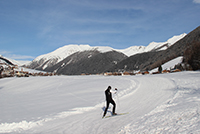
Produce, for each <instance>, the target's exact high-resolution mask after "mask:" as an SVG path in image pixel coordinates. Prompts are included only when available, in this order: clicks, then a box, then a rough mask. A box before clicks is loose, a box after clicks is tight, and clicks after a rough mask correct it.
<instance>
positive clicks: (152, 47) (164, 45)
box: [145, 33, 187, 52]
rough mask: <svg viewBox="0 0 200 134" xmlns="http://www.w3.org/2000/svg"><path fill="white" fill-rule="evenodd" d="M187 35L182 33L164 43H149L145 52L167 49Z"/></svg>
mask: <svg viewBox="0 0 200 134" xmlns="http://www.w3.org/2000/svg"><path fill="white" fill-rule="evenodd" d="M186 35H187V34H186V33H183V34H181V35H175V36H173V37H172V38H170V39H168V40H167V41H166V42H151V43H150V44H149V45H148V46H147V47H146V48H145V52H148V51H152V50H156V49H159V50H166V49H167V48H168V47H170V46H171V45H173V44H174V43H176V42H177V41H179V40H180V39H182V38H184V37H185V36H186Z"/></svg>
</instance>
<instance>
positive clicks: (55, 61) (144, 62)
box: [26, 26, 200, 75]
mask: <svg viewBox="0 0 200 134" xmlns="http://www.w3.org/2000/svg"><path fill="white" fill-rule="evenodd" d="M194 41H197V42H200V26H199V27H197V28H196V29H194V30H193V31H191V32H190V33H189V34H186V33H183V34H181V35H177V36H173V37H172V38H170V39H168V40H167V41H166V42H151V43H150V44H149V45H148V46H146V47H145V46H131V47H129V48H126V49H114V48H111V47H108V46H89V45H76V44H71V45H66V46H63V47H60V48H58V49H56V50H55V51H53V52H50V53H48V54H44V55H40V56H38V57H37V58H35V59H34V60H33V61H32V62H30V63H29V64H28V65H26V67H28V68H31V69H36V70H41V71H48V72H54V73H57V74H64V75H80V74H82V73H85V74H87V73H88V74H98V73H104V72H108V71H110V72H116V71H121V70H126V71H132V70H152V69H154V68H156V67H158V66H160V65H162V64H164V63H166V62H168V61H170V60H173V59H175V58H177V57H180V56H183V54H184V51H185V50H186V48H187V47H186V46H187V45H190V44H191V43H192V42H194Z"/></svg>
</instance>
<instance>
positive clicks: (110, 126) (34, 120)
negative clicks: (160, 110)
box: [0, 73, 199, 134]
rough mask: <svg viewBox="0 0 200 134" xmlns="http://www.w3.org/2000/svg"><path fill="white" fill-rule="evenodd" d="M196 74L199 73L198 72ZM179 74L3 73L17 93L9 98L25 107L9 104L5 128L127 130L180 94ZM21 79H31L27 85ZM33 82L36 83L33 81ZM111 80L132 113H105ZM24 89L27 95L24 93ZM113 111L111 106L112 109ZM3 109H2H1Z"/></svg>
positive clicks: (40, 132)
mask: <svg viewBox="0 0 200 134" xmlns="http://www.w3.org/2000/svg"><path fill="white" fill-rule="evenodd" d="M180 74H181V73H180ZM185 74H186V75H187V73H182V75H183V76H184V75H185ZM189 74H190V73H189ZM197 75H198V76H199V73H198V74H197ZM173 76H174V77H173ZM177 76H178V75H176V74H160V75H146V76H107V77H106V76H55V77H30V78H20V79H19V78H9V79H4V80H3V81H0V84H1V91H0V92H1V93H3V94H2V96H3V95H4V96H5V95H12V96H11V97H13V98H12V99H7V103H8V104H9V103H17V104H18V103H22V104H21V105H23V108H24V110H23V111H24V113H23V111H21V109H20V108H17V107H11V106H10V105H9V106H4V107H3V108H4V110H5V111H4V112H6V110H11V112H10V113H9V114H10V119H9V120H7V118H2V120H1V124H0V131H1V132H7V133H34V134H49V133H57V134H59V133H60V134H63V133H64V134H70V133H73V134H80V133H82V134H87V133H93V134H101V133H104V134H106V133H107V134H111V133H128V131H129V129H127V128H126V127H127V126H128V124H130V123H131V124H134V122H137V121H138V120H140V119H141V118H142V117H144V116H145V115H148V114H149V113H151V111H153V110H155V109H156V108H157V107H159V106H161V105H163V104H166V103H167V102H168V101H170V100H173V99H175V98H176V96H175V95H176V93H177V90H176V89H178V86H180V85H177V80H176V77H177ZM178 78H179V77H178ZM22 82H23V83H26V84H24V86H23V87H21V86H22V84H21V83H22ZM198 82H199V80H198V81H197V83H198ZM16 83H19V84H18V85H17V84H16ZM33 83H37V84H34V85H32V87H30V84H33ZM14 84H15V86H14ZM9 85H13V86H9ZM108 85H111V86H112V87H113V88H115V87H117V88H118V90H119V91H118V94H117V95H113V97H114V100H115V102H116V104H117V109H116V112H117V113H125V112H128V113H129V114H127V115H123V116H118V117H114V118H105V119H102V115H103V110H102V107H103V106H105V101H104V100H105V97H104V90H105V89H106V88H107V86H108ZM20 87H21V88H20ZM5 89H6V90H7V91H5ZM24 94H26V95H27V96H26V97H22V98H20V99H19V97H20V96H22V95H24ZM2 96H1V97H2ZM3 99H4V101H5V100H6V99H5V97H4V98H1V99H0V101H2V100H3ZM17 99H19V100H17ZM1 105H2V104H1ZM4 105H5V104H4ZM21 105H20V106H21ZM110 106H111V107H112V105H110ZM20 111H21V112H22V113H20ZM27 111H29V112H28V113H27ZM110 112H111V109H109V110H108V112H107V115H109V114H110ZM13 113H18V115H16V116H17V117H18V118H16V117H12V116H14V115H13ZM0 115H1V116H2V115H3V114H2V112H1V113H0ZM2 117H3V116H2ZM7 117H9V116H7ZM9 121H10V122H9ZM4 122H7V123H4ZM130 130H131V129H130Z"/></svg>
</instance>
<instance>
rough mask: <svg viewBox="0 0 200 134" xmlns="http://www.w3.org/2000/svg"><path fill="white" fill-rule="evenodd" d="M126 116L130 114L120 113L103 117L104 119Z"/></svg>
mask: <svg viewBox="0 0 200 134" xmlns="http://www.w3.org/2000/svg"><path fill="white" fill-rule="evenodd" d="M125 114H128V112H127V113H119V114H117V115H108V116H105V117H103V118H109V117H115V116H119V115H125Z"/></svg>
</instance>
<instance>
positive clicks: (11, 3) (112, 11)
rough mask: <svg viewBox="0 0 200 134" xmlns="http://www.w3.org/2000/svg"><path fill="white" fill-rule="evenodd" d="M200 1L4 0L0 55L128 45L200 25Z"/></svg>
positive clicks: (1, 2)
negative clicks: (73, 46)
mask: <svg viewBox="0 0 200 134" xmlns="http://www.w3.org/2000/svg"><path fill="white" fill-rule="evenodd" d="M199 16H200V0H0V55H3V56H6V57H9V58H13V59H16V60H33V59H34V58H35V57H37V56H39V55H41V54H46V53H49V52H51V51H53V50H55V49H57V48H59V47H61V46H64V45H68V44H89V45H90V46H110V47H113V48H116V49H123V48H127V47H130V46H140V45H143V46H147V45H148V44H149V43H150V42H152V41H155V42H164V41H166V40H167V39H169V38H171V37H172V36H174V35H179V34H182V33H189V32H190V31H192V30H193V29H195V28H196V27H198V26H199V25H200V17H199Z"/></svg>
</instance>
